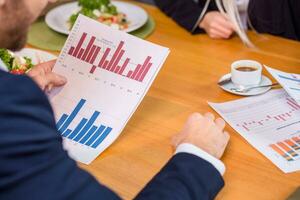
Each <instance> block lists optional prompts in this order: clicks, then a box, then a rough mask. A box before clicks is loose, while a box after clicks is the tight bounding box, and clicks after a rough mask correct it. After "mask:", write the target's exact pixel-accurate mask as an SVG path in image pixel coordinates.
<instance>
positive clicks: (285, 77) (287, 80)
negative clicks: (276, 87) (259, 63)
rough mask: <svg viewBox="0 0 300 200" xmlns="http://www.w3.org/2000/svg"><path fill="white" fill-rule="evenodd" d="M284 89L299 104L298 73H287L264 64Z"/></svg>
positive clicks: (299, 85)
mask: <svg viewBox="0 0 300 200" xmlns="http://www.w3.org/2000/svg"><path fill="white" fill-rule="evenodd" d="M265 68H266V69H267V70H268V72H270V74H271V75H272V76H273V77H274V78H275V79H276V81H278V83H279V84H280V85H281V86H282V87H283V88H284V89H285V91H286V92H287V93H288V94H289V95H290V96H291V97H292V98H293V99H294V100H295V101H297V103H298V104H300V74H293V73H287V72H283V71H279V70H277V69H273V68H271V67H267V66H265Z"/></svg>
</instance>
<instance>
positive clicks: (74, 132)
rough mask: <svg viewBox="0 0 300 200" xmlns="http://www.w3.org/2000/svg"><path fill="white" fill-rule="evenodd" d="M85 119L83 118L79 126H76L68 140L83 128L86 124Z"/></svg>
mask: <svg viewBox="0 0 300 200" xmlns="http://www.w3.org/2000/svg"><path fill="white" fill-rule="evenodd" d="M86 122H87V119H86V118H83V119H82V120H81V121H80V122H79V124H78V125H77V126H76V128H75V129H74V131H73V132H72V133H71V134H70V135H69V136H68V138H69V139H73V138H74V137H75V136H76V135H77V134H78V133H79V131H80V130H81V129H82V128H83V126H84V125H85V124H86Z"/></svg>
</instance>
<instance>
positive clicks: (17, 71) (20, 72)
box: [10, 69, 26, 75]
mask: <svg viewBox="0 0 300 200" xmlns="http://www.w3.org/2000/svg"><path fill="white" fill-rule="evenodd" d="M25 72H26V71H25V70H23V69H13V70H11V71H10V73H12V74H15V75H22V74H25Z"/></svg>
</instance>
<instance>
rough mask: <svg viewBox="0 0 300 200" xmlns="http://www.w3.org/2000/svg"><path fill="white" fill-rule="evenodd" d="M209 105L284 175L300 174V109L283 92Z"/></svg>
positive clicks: (274, 91)
mask: <svg viewBox="0 0 300 200" xmlns="http://www.w3.org/2000/svg"><path fill="white" fill-rule="evenodd" d="M209 105H210V106H211V107H212V108H213V109H215V110H216V112H218V113H219V114H220V115H221V116H222V117H223V118H224V119H225V120H226V121H227V122H228V123H229V125H230V126H231V127H232V128H234V129H235V130H236V131H237V132H238V133H239V134H240V135H241V136H243V137H244V138H245V139H246V140H247V141H248V142H249V143H250V144H251V145H252V146H253V147H254V148H256V149H257V150H258V151H260V152H261V153H262V154H263V155H265V156H266V157H267V158H268V159H270V160H271V161H272V162H273V163H274V164H275V165H276V166H277V167H279V168H280V169H281V170H282V171H283V172H285V173H289V172H294V171H297V170H300V106H299V105H298V104H297V103H296V102H295V101H294V100H293V99H292V98H291V97H290V96H289V95H288V94H287V93H286V92H285V91H284V90H283V89H279V90H273V91H270V92H268V93H266V94H264V95H261V96H256V97H248V98H244V99H240V100H236V101H230V102H226V103H209Z"/></svg>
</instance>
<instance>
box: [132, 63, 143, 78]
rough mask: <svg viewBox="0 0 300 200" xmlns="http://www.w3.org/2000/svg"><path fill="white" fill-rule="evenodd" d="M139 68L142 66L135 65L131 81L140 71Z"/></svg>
mask: <svg viewBox="0 0 300 200" xmlns="http://www.w3.org/2000/svg"><path fill="white" fill-rule="evenodd" d="M141 67H142V65H140V64H138V65H137V67H136V68H135V70H134V72H133V74H132V75H131V78H132V79H135V77H136V75H137V73H138V71H139V70H140V69H141Z"/></svg>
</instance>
